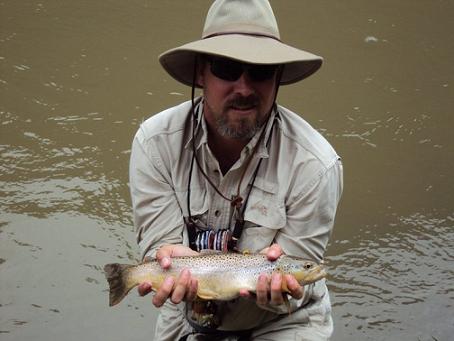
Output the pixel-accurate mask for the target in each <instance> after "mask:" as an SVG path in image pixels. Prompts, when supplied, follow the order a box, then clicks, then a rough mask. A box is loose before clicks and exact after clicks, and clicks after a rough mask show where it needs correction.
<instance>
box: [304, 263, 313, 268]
mask: <svg viewBox="0 0 454 341" xmlns="http://www.w3.org/2000/svg"><path fill="white" fill-rule="evenodd" d="M304 268H305V269H310V268H312V264H311V263H306V264H304Z"/></svg>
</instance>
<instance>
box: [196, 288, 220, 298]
mask: <svg viewBox="0 0 454 341" xmlns="http://www.w3.org/2000/svg"><path fill="white" fill-rule="evenodd" d="M197 297H199V298H201V299H202V300H217V299H219V297H220V296H219V293H218V292H216V291H214V290H210V289H208V288H199V290H198V291H197Z"/></svg>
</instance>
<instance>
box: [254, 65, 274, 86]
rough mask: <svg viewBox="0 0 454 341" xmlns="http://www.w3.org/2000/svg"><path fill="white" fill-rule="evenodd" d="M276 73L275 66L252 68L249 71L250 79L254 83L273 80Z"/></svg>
mask: <svg viewBox="0 0 454 341" xmlns="http://www.w3.org/2000/svg"><path fill="white" fill-rule="evenodd" d="M275 73H276V66H275V65H260V66H252V67H250V68H249V69H248V74H249V77H251V79H252V80H253V81H256V82H263V81H267V80H269V79H271V78H272V77H273V76H274V74H275Z"/></svg>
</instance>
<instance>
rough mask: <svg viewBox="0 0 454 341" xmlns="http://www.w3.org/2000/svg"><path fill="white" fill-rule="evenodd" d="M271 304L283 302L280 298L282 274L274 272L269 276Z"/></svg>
mask: <svg viewBox="0 0 454 341" xmlns="http://www.w3.org/2000/svg"><path fill="white" fill-rule="evenodd" d="M270 287H271V301H270V303H271V304H274V305H279V304H282V303H284V299H283V298H282V275H281V274H280V273H278V272H274V273H273V275H272V276H271V286H270Z"/></svg>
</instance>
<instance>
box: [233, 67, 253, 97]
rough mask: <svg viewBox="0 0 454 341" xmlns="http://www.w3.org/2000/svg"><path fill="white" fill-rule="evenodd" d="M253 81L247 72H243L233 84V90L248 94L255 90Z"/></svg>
mask: <svg viewBox="0 0 454 341" xmlns="http://www.w3.org/2000/svg"><path fill="white" fill-rule="evenodd" d="M253 83H254V82H253V81H252V80H251V78H250V77H249V75H248V74H247V72H243V73H242V74H241V76H240V78H238V79H237V80H236V81H235V82H234V84H233V86H234V91H235V93H238V94H241V95H242V96H244V97H246V96H249V95H251V94H253V93H254V92H255V90H254V84H253Z"/></svg>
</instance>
